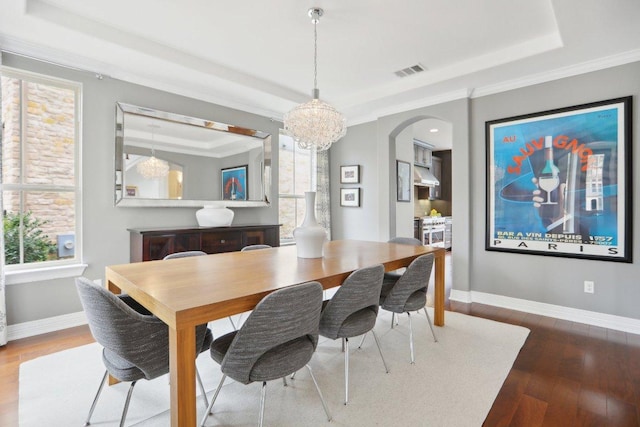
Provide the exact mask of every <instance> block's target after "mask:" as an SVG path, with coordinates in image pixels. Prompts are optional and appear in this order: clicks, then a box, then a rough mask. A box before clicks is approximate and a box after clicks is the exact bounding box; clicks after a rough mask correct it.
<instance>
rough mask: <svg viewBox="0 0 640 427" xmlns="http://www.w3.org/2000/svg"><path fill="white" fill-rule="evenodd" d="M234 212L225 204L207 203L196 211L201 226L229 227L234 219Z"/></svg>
mask: <svg viewBox="0 0 640 427" xmlns="http://www.w3.org/2000/svg"><path fill="white" fill-rule="evenodd" d="M233 215H234V212H233V211H232V210H231V209H229V208H227V207H225V206H224V205H222V204H220V205H206V206H205V207H204V208H202V209H199V210H197V211H196V220H197V221H198V225H199V226H200V227H227V226H229V225H231V222H232V221H233Z"/></svg>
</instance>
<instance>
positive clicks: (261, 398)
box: [259, 381, 267, 427]
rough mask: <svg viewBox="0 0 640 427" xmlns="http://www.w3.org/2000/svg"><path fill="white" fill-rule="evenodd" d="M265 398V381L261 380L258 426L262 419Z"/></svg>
mask: <svg viewBox="0 0 640 427" xmlns="http://www.w3.org/2000/svg"><path fill="white" fill-rule="evenodd" d="M266 398H267V382H266V381H262V392H261V393H260V424H259V425H260V427H262V424H263V421H264V401H265V400H266Z"/></svg>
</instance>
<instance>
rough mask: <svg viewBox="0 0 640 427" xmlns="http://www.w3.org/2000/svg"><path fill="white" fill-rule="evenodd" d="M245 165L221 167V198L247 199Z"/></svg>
mask: <svg viewBox="0 0 640 427" xmlns="http://www.w3.org/2000/svg"><path fill="white" fill-rule="evenodd" d="M247 191H248V190H247V165H243V166H235V167H232V168H225V169H222V200H247V197H248V192H247Z"/></svg>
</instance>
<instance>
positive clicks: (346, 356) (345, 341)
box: [342, 338, 349, 405]
mask: <svg viewBox="0 0 640 427" xmlns="http://www.w3.org/2000/svg"><path fill="white" fill-rule="evenodd" d="M342 342H343V344H344V404H345V405H346V404H347V403H348V402H349V338H343V339H342Z"/></svg>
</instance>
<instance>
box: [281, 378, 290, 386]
mask: <svg viewBox="0 0 640 427" xmlns="http://www.w3.org/2000/svg"><path fill="white" fill-rule="evenodd" d="M282 383H283V384H284V386H285V387H287V386H288V385H289V384H287V376H286V375H285V376H284V377H282Z"/></svg>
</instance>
